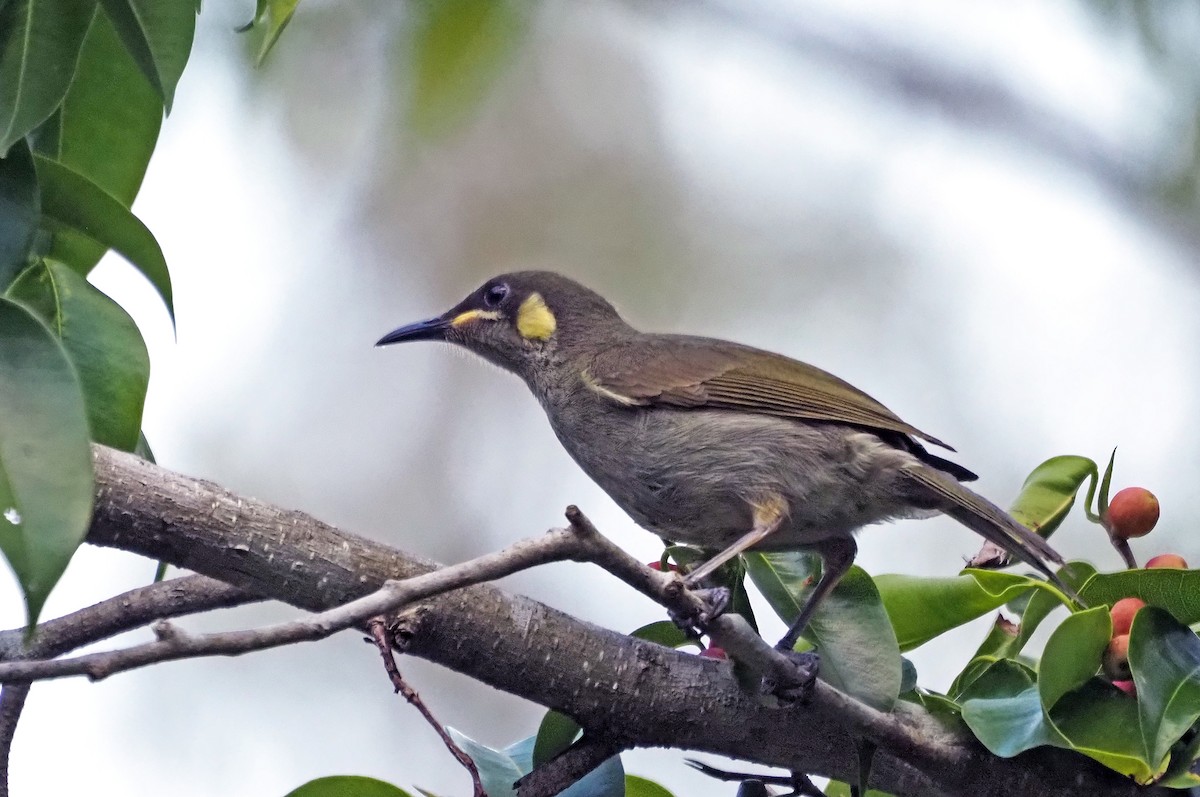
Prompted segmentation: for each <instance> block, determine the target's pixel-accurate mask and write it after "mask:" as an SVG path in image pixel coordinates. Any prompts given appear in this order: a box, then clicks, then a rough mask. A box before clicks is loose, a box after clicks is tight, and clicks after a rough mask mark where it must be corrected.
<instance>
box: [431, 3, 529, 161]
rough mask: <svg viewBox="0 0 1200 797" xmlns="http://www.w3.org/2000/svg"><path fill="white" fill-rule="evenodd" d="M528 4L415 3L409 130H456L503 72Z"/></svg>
mask: <svg viewBox="0 0 1200 797" xmlns="http://www.w3.org/2000/svg"><path fill="white" fill-rule="evenodd" d="M533 7H534V6H533V4H532V3H530V2H528V0H420V2H416V3H413V4H411V5H410V6H409V8H410V10H411V12H412V13H413V14H414V15H415V18H416V20H415V24H414V25H413V37H414V38H413V71H414V76H413V83H414V85H413V89H412V110H411V116H410V120H411V121H410V126H411V128H412V129H413V130H414V131H416V133H417V134H418V135H420V136H421V137H422V138H426V139H434V138H438V137H440V136H442V135H445V134H446V133H449V132H451V131H452V130H453V129H455V128H456V127H458V126H459V125H460V124H461V123H462V122H463V121H465V120H466V118H467V117H468V116H469V115H470V113H471V112H472V111H473V110H475V109H476V108H477V107H478V105H479V103H480V101H481V100H482V99H483V98H484V97H485V96H486V95H487V93H488V91H489V90H490V89H491V87H492V85H493V83H495V81H496V79H497V78H498V77H499V76H500V75H501V74H503V72H504V71H505V68H506V67H507V65H508V64H509V63H510V62H511V61H512V60H513V57H514V56H515V54H516V52H517V49H518V47H519V46H520V44H521V42H522V41H523V40H524V38H525V35H526V32H527V30H528V28H529V21H530V18H531V16H532V10H533Z"/></svg>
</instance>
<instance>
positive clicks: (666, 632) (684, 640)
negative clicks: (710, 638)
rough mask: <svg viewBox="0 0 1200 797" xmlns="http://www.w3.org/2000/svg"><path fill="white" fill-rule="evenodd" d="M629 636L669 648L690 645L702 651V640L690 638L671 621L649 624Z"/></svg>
mask: <svg viewBox="0 0 1200 797" xmlns="http://www.w3.org/2000/svg"><path fill="white" fill-rule="evenodd" d="M629 635H630V636H632V637H637V638H638V639H644V640H646V641H647V642H654V643H657V644H659V645H663V646H664V647H668V648H684V647H687V646H689V645H695V646H696V648H697V649H702V646H701V644H700V640H698V639H695V638H694V637H690V636H688V635H687V634H685V633H684V632H683V630H682V629H680V627H679V626H677V625H675V624H674V623H672V622H671V621H670V620H659V621H658V622H654V623H648V624H646V625H644V626H642V627H641V628H639V629H637V630H636V631H631V632H630V634H629Z"/></svg>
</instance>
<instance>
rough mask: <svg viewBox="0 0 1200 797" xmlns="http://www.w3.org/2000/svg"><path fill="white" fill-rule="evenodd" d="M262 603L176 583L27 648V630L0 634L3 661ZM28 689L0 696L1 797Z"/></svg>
mask: <svg viewBox="0 0 1200 797" xmlns="http://www.w3.org/2000/svg"><path fill="white" fill-rule="evenodd" d="M259 600H263V598H260V597H258V596H256V595H254V594H252V593H250V592H247V591H246V590H244V589H240V588H238V587H232V586H230V585H228V584H225V583H224V582H221V581H217V580H216V579H212V578H208V577H207V576H185V577H183V578H176V579H171V580H170V581H164V582H160V583H157V584H151V585H149V586H146V587H140V588H138V589H134V590H130V591H129V592H125V593H123V594H121V595H117V596H115V597H112V598H109V599H108V600H105V601H101V602H100V603H97V604H95V605H93V606H88V607H87V608H84V609H80V610H79V611H76V612H72V613H71V614H68V615H64V616H62V617H58V618H55V619H53V620H47V621H46V622H44V623H42V624H41V625H39V626H38V627H37V628H36V629H35V630H34V634H33V638H32V641H31V642H28V643H27V642H26V637H25V629H23V628H15V629H11V630H8V631H0V660H6V659H7V660H17V659H47V658H52V657H54V656H61V655H62V654H63V653H66V652H68V651H70V650H74V649H75V648H78V647H81V646H83V645H87V644H91V643H93V642H98V641H100V640H102V639H107V638H108V637H111V636H113V635H115V634H119V633H122V632H125V631H131V630H133V629H135V628H140V627H141V626H143V625H145V624H146V623H148V622H151V621H153V620H160V619H163V618H166V617H180V616H183V615H186V614H195V613H196V612H202V611H209V610H211V609H221V608H228V607H231V606H237V605H240V604H244V603H251V602H254V601H259ZM29 688H30V684H29V683H28V682H20V681H10V682H8V683H6V684H5V685H4V688H3V689H2V690H0V797H7V795H8V773H9V756H10V754H11V752H12V742H13V736H14V735H15V734H16V731H17V724H18V722H19V721H20V719H21V712H22V710H23V709H24V707H25V701H26V699H27V698H28V697H29Z"/></svg>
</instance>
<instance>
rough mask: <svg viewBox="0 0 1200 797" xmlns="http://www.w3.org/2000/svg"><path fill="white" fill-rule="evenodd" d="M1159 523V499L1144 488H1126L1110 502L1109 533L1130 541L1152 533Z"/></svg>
mask: <svg viewBox="0 0 1200 797" xmlns="http://www.w3.org/2000/svg"><path fill="white" fill-rule="evenodd" d="M1157 522H1158V499H1157V498H1155V497H1154V493H1152V492H1150V491H1149V490H1147V489H1145V488H1144V487H1126V488H1125V489H1124V490H1122V491H1121V492H1119V493H1117V494H1116V495H1114V496H1113V497H1112V500H1111V501H1109V502H1108V531H1109V533H1110V534H1112V535H1113V536H1114V537H1116V538H1117V539H1121V540H1128V539H1131V538H1133V537H1142V536H1145V535H1146V534H1149V533H1150V529H1152V528H1154V524H1155V523H1157Z"/></svg>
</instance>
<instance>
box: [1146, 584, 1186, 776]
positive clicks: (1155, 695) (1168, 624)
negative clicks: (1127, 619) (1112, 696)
mask: <svg viewBox="0 0 1200 797" xmlns="http://www.w3.org/2000/svg"><path fill="white" fill-rule="evenodd" d="M1129 667H1130V669H1131V670H1133V681H1134V683H1135V684H1136V685H1137V695H1138V701H1137V702H1138V706H1139V707H1140V713H1141V727H1142V736H1143V739H1144V742H1145V748H1146V753H1147V755H1148V757H1149V761H1150V762H1151V763H1155V762H1158V761H1161V760H1162V759H1163V757H1164V756H1166V754H1167V751H1168V750H1169V749H1170V747H1171V745H1173V744H1174V743H1175V742H1176V741H1178V740H1179V739H1180V737H1182V736H1183V734H1184V733H1185V732H1186V731H1187V730H1188V729H1189V728H1191V727H1192V725H1194V724H1195V723H1196V720H1197V719H1200V639H1198V638H1197V637H1196V635H1195V634H1194V633H1192V631H1191V629H1189V628H1188V627H1187V626H1185V625H1183V624H1181V623H1180V622H1179V621H1177V620H1176V619H1175V618H1173V617H1172V616H1171V615H1170V614H1168V613H1167V612H1165V611H1163V610H1162V609H1156V608H1153V607H1149V606H1147V607H1146V608H1144V609H1142V610H1141V611H1140V612H1138V613H1137V616H1136V617H1135V618H1134V620H1133V628H1132V629H1131V630H1130V632H1129Z"/></svg>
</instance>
